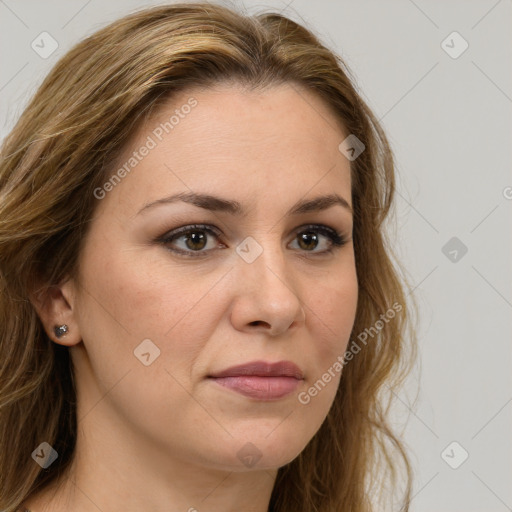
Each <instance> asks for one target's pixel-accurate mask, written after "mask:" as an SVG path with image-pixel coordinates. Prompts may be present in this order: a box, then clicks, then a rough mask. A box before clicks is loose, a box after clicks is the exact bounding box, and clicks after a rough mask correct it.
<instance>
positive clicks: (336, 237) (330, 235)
mask: <svg viewBox="0 0 512 512" xmlns="http://www.w3.org/2000/svg"><path fill="white" fill-rule="evenodd" d="M305 227H306V229H305V230H304V227H302V229H301V231H300V232H299V233H298V234H297V238H295V239H294V241H295V240H297V242H298V245H299V248H301V249H304V250H306V252H313V253H314V254H329V253H332V252H334V250H336V249H338V248H340V247H342V246H343V245H345V244H346V243H347V240H346V239H345V237H344V236H343V235H341V234H340V233H338V232H337V231H336V230H335V229H332V228H330V227H328V226H323V225H316V224H310V225H309V226H305ZM318 233H320V236H318ZM322 237H323V238H324V239H325V238H327V248H326V249H324V250H319V251H312V250H310V249H316V248H317V247H318V246H319V245H321V243H320V242H321V241H322Z"/></svg>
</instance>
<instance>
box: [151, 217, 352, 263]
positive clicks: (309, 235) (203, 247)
mask: <svg viewBox="0 0 512 512" xmlns="http://www.w3.org/2000/svg"><path fill="white" fill-rule="evenodd" d="M299 229H300V231H299V232H298V233H297V236H296V238H294V239H293V242H295V241H297V244H298V249H299V250H301V249H302V250H303V251H304V252H307V253H312V254H314V255H319V256H321V255H323V254H329V253H332V252H334V251H335V250H336V249H339V248H340V247H342V246H343V245H345V244H346V243H347V240H346V239H345V237H344V236H343V235H341V234H340V233H338V232H337V231H336V230H334V229H332V228H330V227H328V226H323V225H316V224H310V225H307V226H302V227H301V228H299ZM220 235H221V233H220V231H219V230H218V229H217V228H214V227H213V226H208V225H203V224H193V225H189V226H183V227H181V228H178V229H175V230H173V231H171V232H169V233H166V234H165V235H163V236H162V237H160V238H159V239H157V241H158V242H160V243H162V244H164V245H165V246H167V247H168V248H169V250H170V251H172V252H175V253H177V254H180V255H183V256H190V257H203V256H207V253H209V252H210V251H212V250H214V249H215V245H216V244H215V243H213V244H210V247H208V242H209V240H208V238H209V237H210V236H212V237H214V238H216V239H218V238H219V237H220ZM178 242H180V243H181V246H180V245H178ZM322 242H323V246H324V249H322V250H315V249H317V248H318V247H319V246H320V247H321V246H322ZM172 245H174V247H171V246H172ZM221 245H222V244H221ZM224 247H225V246H224Z"/></svg>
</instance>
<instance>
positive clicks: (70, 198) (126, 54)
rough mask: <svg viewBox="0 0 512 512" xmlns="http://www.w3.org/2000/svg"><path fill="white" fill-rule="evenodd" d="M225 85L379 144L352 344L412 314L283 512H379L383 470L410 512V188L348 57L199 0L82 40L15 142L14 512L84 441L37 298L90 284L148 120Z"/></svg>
mask: <svg viewBox="0 0 512 512" xmlns="http://www.w3.org/2000/svg"><path fill="white" fill-rule="evenodd" d="M226 82H227V83H233V84H239V85H242V86H244V87H247V88H250V89H263V88H268V87H272V86H274V85H279V84H285V83H287V84H290V85H293V86H297V87H298V88H301V87H302V88H305V89H307V90H310V91H312V92H313V93H316V95H317V96H318V97H319V98H322V99H323V101H324V102H325V104H326V105H328V106H329V108H330V110H331V111H332V113H333V114H334V116H335V117H336V119H338V120H339V124H340V126H342V127H343V128H344V129H345V131H346V133H347V134H354V135H355V136H356V137H357V138H358V139H360V140H361V141H362V142H363V143H364V145H365V151H364V152H363V153H361V155H360V156H359V157H358V158H357V159H356V160H354V161H353V162H351V173H352V204H353V211H354V231H353V240H354V251H355V257H356V268H357V276H358V283H359V296H358V305H357V314H356V320H355V324H354V328H353V331H352V334H353V335H354V336H356V335H358V334H359V333H361V332H363V331H364V330H365V329H367V328H368V327H370V326H372V325H373V324H374V323H375V321H376V320H377V319H378V318H379V315H381V314H382V313H384V312H385V311H387V310H388V309H389V308H390V307H391V305H392V304H394V303H398V304H400V305H401V306H402V310H401V313H400V314H399V315H396V316H395V317H394V318H393V320H392V321H390V322H387V323H386V324H385V325H384V327H383V328H382V329H381V330H380V331H379V333H378V334H377V335H376V336H375V337H372V339H371V340H370V342H368V343H367V344H365V345H364V346H363V347H361V350H360V352H359V353H358V354H357V355H356V356H355V357H354V358H353V359H352V360H351V361H350V362H348V363H347V364H346V366H345V367H344V369H343V375H342V378H341V382H340V386H339V389H338V391H337V394H336V397H335V399H334V403H333V405H332V407H331V409H330V411H329V414H328V416H327V418H326V420H325V422H324V423H323V424H322V426H321V428H320V429H319V431H318V432H317V433H316V434H315V436H314V437H313V439H312V440H311V441H310V442H309V444H308V445H307V446H306V448H305V449H304V450H303V452H302V453H301V454H300V455H299V456H298V457H297V458H296V459H295V460H293V461H292V462H290V463H289V464H287V465H286V466H284V467H282V468H280V469H279V471H278V475H277V479H276V482H275V486H274V489H273V492H272V496H271V502H270V509H271V510H273V511H274V512H335V511H336V512H339V511H342V510H343V511H349V510H350V511H351V512H370V511H372V510H375V509H374V508H373V505H372V496H373V493H374V489H385V486H384V481H383V478H384V477H383V475H384V474H386V475H388V477H389V481H390V482H391V486H392V487H394V486H396V484H398V483H399V482H400V483H402V484H403V499H402V509H401V510H404V511H406V510H408V509H409V505H408V503H409V501H410V499H411V498H410V494H411V475H412V471H411V467H410V463H409V460H408V456H407V453H406V451H405V449H404V447H403V442H402V441H400V440H399V439H398V437H397V436H396V435H395V434H394V433H393V431H392V429H391V428H390V426H389V419H388V409H389V403H390V402H389V400H390V398H392V395H391V393H393V390H394V389H396V387H397V386H399V385H400V384H401V383H402V381H403V379H404V378H405V375H406V374H407V372H408V370H409V368H410V364H411V362H412V361H413V359H414V355H415V344H414V343H413V340H414V339H415V336H414V329H413V328H412V326H411V318H412V314H411V313H412V310H411V308H410V307H409V305H408V301H406V298H407V297H406V296H405V293H404V284H403V283H402V280H401V278H400V277H399V274H398V270H397V265H396V263H393V252H392V249H391V247H390V244H389V242H388V241H387V238H386V236H385V233H384V221H385V219H386V218H387V217H388V214H389V212H390V208H391V205H392V201H393V196H394V191H395V175H394V172H395V171H394V163H393V155H392V151H391V149H390V146H389V143H388V141H387V139H386V136H385V134H384V131H383V129H382V127H381V126H380V124H379V122H378V120H377V119H376V118H375V116H374V115H373V114H372V112H371V111H370V109H369V108H368V106H367V105H366V103H365V102H364V101H363V99H362V98H361V96H360V95H359V94H358V92H357V91H356V89H355V87H354V85H353V83H352V82H353V79H352V78H351V75H350V71H349V70H348V69H347V67H346V65H345V64H344V62H343V61H342V59H341V58H340V57H339V56H337V55H336V54H334V53H333V52H332V51H330V50H328V49H327V48H326V47H325V46H323V45H322V44H321V43H320V41H319V39H318V38H317V37H316V36H314V35H313V34H312V33H311V32H310V31H309V30H307V29H306V28H304V27H302V26H300V25H298V24H297V23H295V22H294V21H292V20H290V19H288V18H286V17H284V16H282V15H280V14H272V13H270V14H269V13H263V14H258V15H254V16H245V15H242V14H241V13H237V12H235V11H234V10H231V9H228V8H227V7H223V6H219V5H214V4H208V3H187V4H174V5H168V6H160V7H156V8H150V9H145V10H142V11H139V12H136V13H134V14H131V15H129V16H126V17H124V18H122V19H120V20H118V21H116V22H114V23H112V24H110V25H109V26H107V27H105V28H103V29H101V30H99V31H98V32H96V33H94V34H93V35H91V36H89V37H87V38H86V39H85V40H83V41H82V42H80V43H79V44H77V45H76V46H75V47H74V48H72V49H71V50H70V51H69V52H68V53H67V54H65V55H64V56H63V57H62V58H61V59H60V60H59V62H58V63H57V64H56V65H55V67H54V68H53V69H52V71H51V72H50V73H49V75H48V76H47V77H46V79H45V80H44V82H43V83H42V85H41V86H40V87H39V89H38V91H37V93H36V94H35V96H34V97H33V99H32V100H31V102H30V103H29V105H28V107H27V108H26V109H25V111H24V113H23V114H22V115H21V117H20V119H19V120H18V122H17V124H16V126H15V127H14V129H13V130H12V131H11V133H10V134H9V135H8V137H7V138H6V139H5V141H4V143H3V145H2V148H1V155H0V156H1V161H0V286H1V297H0V358H1V360H2V367H1V369H0V456H1V457H2V470H1V472H0V509H1V510H3V511H5V512H14V511H15V510H16V509H17V508H18V507H19V505H20V504H21V503H22V502H23V501H24V500H25V499H26V498H27V497H28V496H29V495H30V494H32V493H33V492H34V491H36V490H40V489H42V488H43V487H46V486H48V485H49V484H51V483H52V482H54V481H55V480H56V479H57V477H58V476H59V475H61V474H63V473H64V472H65V471H66V469H68V468H69V467H70V464H71V463H72V460H73V455H74V449H75V442H76V429H77V420H76V390H75V385H74V381H73V374H74V373H73V367H72V362H71V358H70V357H69V352H68V349H67V348H66V347H63V346H61V345H58V344H56V343H53V342H52V341H51V340H50V339H49V337H48V336H47V335H46V333H45V331H44V328H43V326H42V323H41V321H40V320H39V318H38V316H37V314H36V312H35V310H34V308H33V306H32V303H31V301H30V297H31V294H34V293H42V292H44V291H45V290H48V289H49V288H51V287H52V286H55V285H57V284H59V283H61V282H62V281H63V280H65V279H67V278H69V277H72V278H74V279H78V276H79V273H78V261H79V255H80V254H81V251H82V249H83V246H84V243H85V240H86V235H87V229H88V226H89V225H90V222H91V220H92V218H93V215H94V212H95V208H96V206H97V199H96V198H95V196H94V190H95V189H97V188H98V187H101V186H102V185H103V184H104V183H105V181H106V180H108V179H109V177H110V176H111V175H112V173H113V170H114V164H115V163H116V159H117V157H118V156H119V155H120V154H121V152H122V150H123V148H124V147H125V145H126V141H127V140H128V139H129V138H130V136H131V135H132V134H133V133H134V131H135V129H136V127H137V126H138V124H139V123H140V122H141V121H142V118H143V116H145V115H146V116H147V115H149V113H150V112H152V111H153V110H154V109H155V108H157V107H158V106H159V105H160V103H161V102H162V101H167V100H168V99H172V97H173V95H174V94H177V93H179V92H180V91H184V90H188V89H191V88H196V87H201V88H208V87H211V86H214V85H216V84H219V83H226ZM340 142H341V140H340ZM408 341H410V343H409V345H408V344H407V342H408ZM408 348H409V350H407V349H408ZM386 399H387V402H386ZM43 441H46V442H48V443H49V444H51V445H52V446H53V447H54V448H55V450H56V451H57V452H58V454H59V457H58V459H57V460H56V461H55V462H54V463H53V464H52V465H51V466H50V467H49V468H48V469H46V470H42V469H41V468H40V467H39V466H38V465H37V464H35V463H34V461H33V460H32V458H31V453H32V452H33V450H34V449H35V447H37V446H38V445H39V444H40V443H41V442H43ZM399 467H401V468H402V470H403V474H404V477H403V478H404V479H403V482H402V480H401V478H402V477H401V476H400V475H401V473H400V471H399V469H398V468H399ZM379 468H380V469H379Z"/></svg>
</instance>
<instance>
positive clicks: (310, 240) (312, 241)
mask: <svg viewBox="0 0 512 512" xmlns="http://www.w3.org/2000/svg"><path fill="white" fill-rule="evenodd" d="M298 240H299V246H300V247H301V249H305V250H306V251H309V250H312V249H315V248H316V246H317V245H318V237H317V236H316V234H315V233H313V232H311V231H305V232H304V233H301V234H300V235H298Z"/></svg>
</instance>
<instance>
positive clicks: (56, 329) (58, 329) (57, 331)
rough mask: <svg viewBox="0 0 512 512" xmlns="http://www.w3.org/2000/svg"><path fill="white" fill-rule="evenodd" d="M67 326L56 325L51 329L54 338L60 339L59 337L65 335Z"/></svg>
mask: <svg viewBox="0 0 512 512" xmlns="http://www.w3.org/2000/svg"><path fill="white" fill-rule="evenodd" d="M68 330H69V329H68V326H67V325H66V324H63V325H56V326H55V327H54V328H53V332H54V333H55V336H57V338H60V337H61V336H63V335H64V334H66V333H67V332H68Z"/></svg>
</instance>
